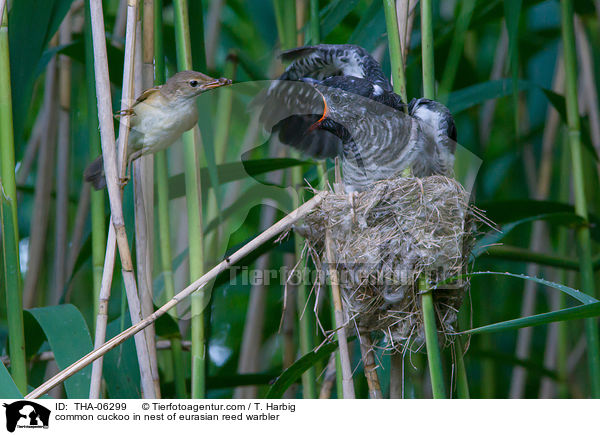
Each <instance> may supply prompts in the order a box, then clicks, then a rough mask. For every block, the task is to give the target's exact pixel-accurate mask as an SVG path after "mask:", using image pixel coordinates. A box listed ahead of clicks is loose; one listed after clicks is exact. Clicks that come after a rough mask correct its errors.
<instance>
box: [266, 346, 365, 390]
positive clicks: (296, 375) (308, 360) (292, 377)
mask: <svg viewBox="0 0 600 435" xmlns="http://www.w3.org/2000/svg"><path fill="white" fill-rule="evenodd" d="M354 338H356V337H352V339H354ZM352 339H351V340H352ZM337 348H338V344H337V342H334V343H327V344H326V345H324V346H322V347H321V348H320V349H319V350H318V351H316V352H310V353H308V354H306V355H304V356H303V357H302V358H300V359H299V360H298V361H296V362H295V363H294V364H292V365H291V366H290V367H288V368H287V369H286V370H285V371H284V372H283V373H282V374H281V375H280V376H279V377H278V378H277V380H276V381H275V383H273V385H272V386H271V388H270V389H269V391H268V392H267V395H266V397H265V398H266V399H281V398H282V397H283V394H284V393H285V392H286V391H287V389H288V388H289V387H290V386H291V385H292V384H293V383H294V382H296V381H297V380H298V379H300V377H301V376H302V374H303V373H304V372H305V371H307V370H308V369H309V368H311V367H312V366H314V365H315V364H317V363H318V362H319V361H325V360H326V359H327V358H329V355H331V353H332V352H335V351H336V350H337Z"/></svg>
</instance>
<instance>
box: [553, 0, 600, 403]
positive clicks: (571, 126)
mask: <svg viewBox="0 0 600 435" xmlns="http://www.w3.org/2000/svg"><path fill="white" fill-rule="evenodd" d="M573 19H574V12H573V2H572V0H561V21H562V25H561V27H562V40H563V46H564V53H565V82H566V86H565V90H566V103H567V124H568V131H569V146H570V148H571V165H572V171H571V173H572V174H573V190H574V193H575V212H576V213H577V214H578V215H579V216H581V217H582V218H583V219H585V220H586V221H587V219H588V211H587V203H586V196H585V181H584V167H583V157H582V152H581V129H580V120H579V105H578V101H577V80H578V77H577V56H576V52H575V33H574V28H573V27H574V26H573ZM576 239H577V244H578V247H579V261H580V265H581V268H580V271H581V286H582V290H583V291H585V292H586V293H588V294H589V295H591V296H594V297H595V296H596V290H595V284H594V270H593V266H592V246H591V237H590V230H589V227H588V226H582V227H579V228H578V229H577V230H576ZM584 322H585V323H584V324H585V333H586V337H587V345H588V351H587V356H588V368H589V373H590V391H591V396H592V398H596V399H597V398H600V336H599V331H598V323H597V319H595V318H589V319H585V320H584Z"/></svg>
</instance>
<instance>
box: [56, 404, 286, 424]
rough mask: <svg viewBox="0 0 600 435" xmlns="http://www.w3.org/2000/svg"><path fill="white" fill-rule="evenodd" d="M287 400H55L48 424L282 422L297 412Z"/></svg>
mask: <svg viewBox="0 0 600 435" xmlns="http://www.w3.org/2000/svg"><path fill="white" fill-rule="evenodd" d="M296 407H297V404H295V403H291V402H289V401H287V402H284V401H245V402H238V403H235V402H234V403H229V402H227V403H225V402H222V401H221V402H219V401H206V400H204V401H202V402H190V401H179V400H174V401H165V400H162V401H150V400H136V401H134V400H125V401H108V402H106V401H102V402H100V401H56V402H55V403H54V404H53V405H52V406H51V407H50V410H51V414H52V415H51V418H50V422H49V423H50V424H49V427H50V428H52V426H53V424H55V425H56V426H58V425H60V424H63V423H71V424H72V423H83V422H94V423H103V422H105V423H108V424H118V423H123V422H136V423H160V422H168V423H169V424H176V423H194V422H198V423H202V422H244V423H247V422H263V423H264V422H281V421H285V420H286V418H288V417H289V416H291V415H293V414H294V413H295V412H296Z"/></svg>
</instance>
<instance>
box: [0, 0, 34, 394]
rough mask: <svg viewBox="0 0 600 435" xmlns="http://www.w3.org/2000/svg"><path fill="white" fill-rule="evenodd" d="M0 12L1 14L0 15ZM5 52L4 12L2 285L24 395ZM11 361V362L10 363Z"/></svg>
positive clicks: (0, 36)
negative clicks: (3, 283)
mask: <svg viewBox="0 0 600 435" xmlns="http://www.w3.org/2000/svg"><path fill="white" fill-rule="evenodd" d="M0 12H2V11H0ZM10 86H11V85H10V56H9V51H8V8H4V11H3V12H2V15H1V18H0V202H2V247H3V253H2V257H3V259H4V279H5V284H6V287H5V289H6V306H7V317H8V335H9V341H10V344H9V353H10V358H11V361H14V363H13V364H11V367H10V371H11V374H12V377H13V380H14V382H15V384H16V385H17V388H19V390H20V391H21V392H22V393H25V392H26V391H27V368H26V366H25V337H24V332H23V295H22V279H21V269H20V263H19V226H18V221H17V186H16V182H15V141H14V136H13V117H12V97H11V88H10ZM13 358H14V359H13Z"/></svg>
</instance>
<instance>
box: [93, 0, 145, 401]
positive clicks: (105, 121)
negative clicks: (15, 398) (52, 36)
mask: <svg viewBox="0 0 600 435" xmlns="http://www.w3.org/2000/svg"><path fill="white" fill-rule="evenodd" d="M90 6H91V8H90V13H91V25H92V41H93V47H94V71H95V74H96V95H97V98H98V118H99V120H100V137H101V144H102V155H103V157H104V172H105V175H106V183H107V188H108V197H109V202H110V210H111V225H110V228H109V234H108V240H107V243H106V261H105V265H104V275H103V277H102V281H103V285H104V288H103V289H102V290H101V298H102V297H107V295H108V294H110V282H111V281H112V273H113V267H114V260H115V258H114V257H115V243H116V246H117V247H118V250H119V254H120V260H121V271H122V276H123V282H124V284H125V290H126V292H127V299H128V303H129V312H130V316H131V322H132V323H137V322H139V321H140V319H141V307H140V301H139V298H138V294H137V285H136V281H135V274H134V271H133V263H132V261H131V250H130V249H129V243H128V241H127V232H126V230H125V223H124V219H123V205H122V199H121V196H122V191H121V188H120V187H119V185H120V179H122V178H123V175H124V174H125V167H126V163H127V158H126V153H127V149H126V145H127V139H128V136H129V119H128V118H129V117H128V116H125V117H123V119H122V123H121V129H120V135H119V161H118V162H119V163H121V168H122V169H121V175H119V172H118V169H117V167H118V166H117V163H118V162H117V152H116V150H115V133H114V128H113V121H112V103H111V94H110V81H109V77H108V57H107V54H106V37H105V33H104V16H103V12H102V2H101V1H100V0H91V2H90ZM127 8H128V11H127V37H126V43H125V67H124V71H123V94H122V97H123V103H122V109H127V108H129V104H130V102H131V100H132V96H133V95H132V90H133V55H134V47H135V33H136V32H135V25H136V15H137V1H135V0H130V2H129V3H128V6H127ZM106 310H107V300H101V303H100V311H99V315H98V321H101V320H102V321H104V322H105V321H106V316H107V311H106ZM105 328H106V326H105V325H104V332H105ZM98 329H102V328H97V331H96V342H95V347H96V348H98V347H99V346H100V345H101V344H102V343H103V342H104V336H100V335H99V332H102V331H98ZM135 342H136V351H137V356H138V361H139V366H140V377H141V382H142V394H143V396H144V397H145V398H152V397H154V395H155V394H154V384H153V382H152V375H151V369H150V358H149V355H148V347H147V342H146V337H145V334H144V333H141V334H137V335H136V336H135ZM101 377H102V364H101V362H99V363H98V364H95V367H93V368H92V384H91V387H90V396H96V397H97V396H98V395H99V391H100V381H101Z"/></svg>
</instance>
